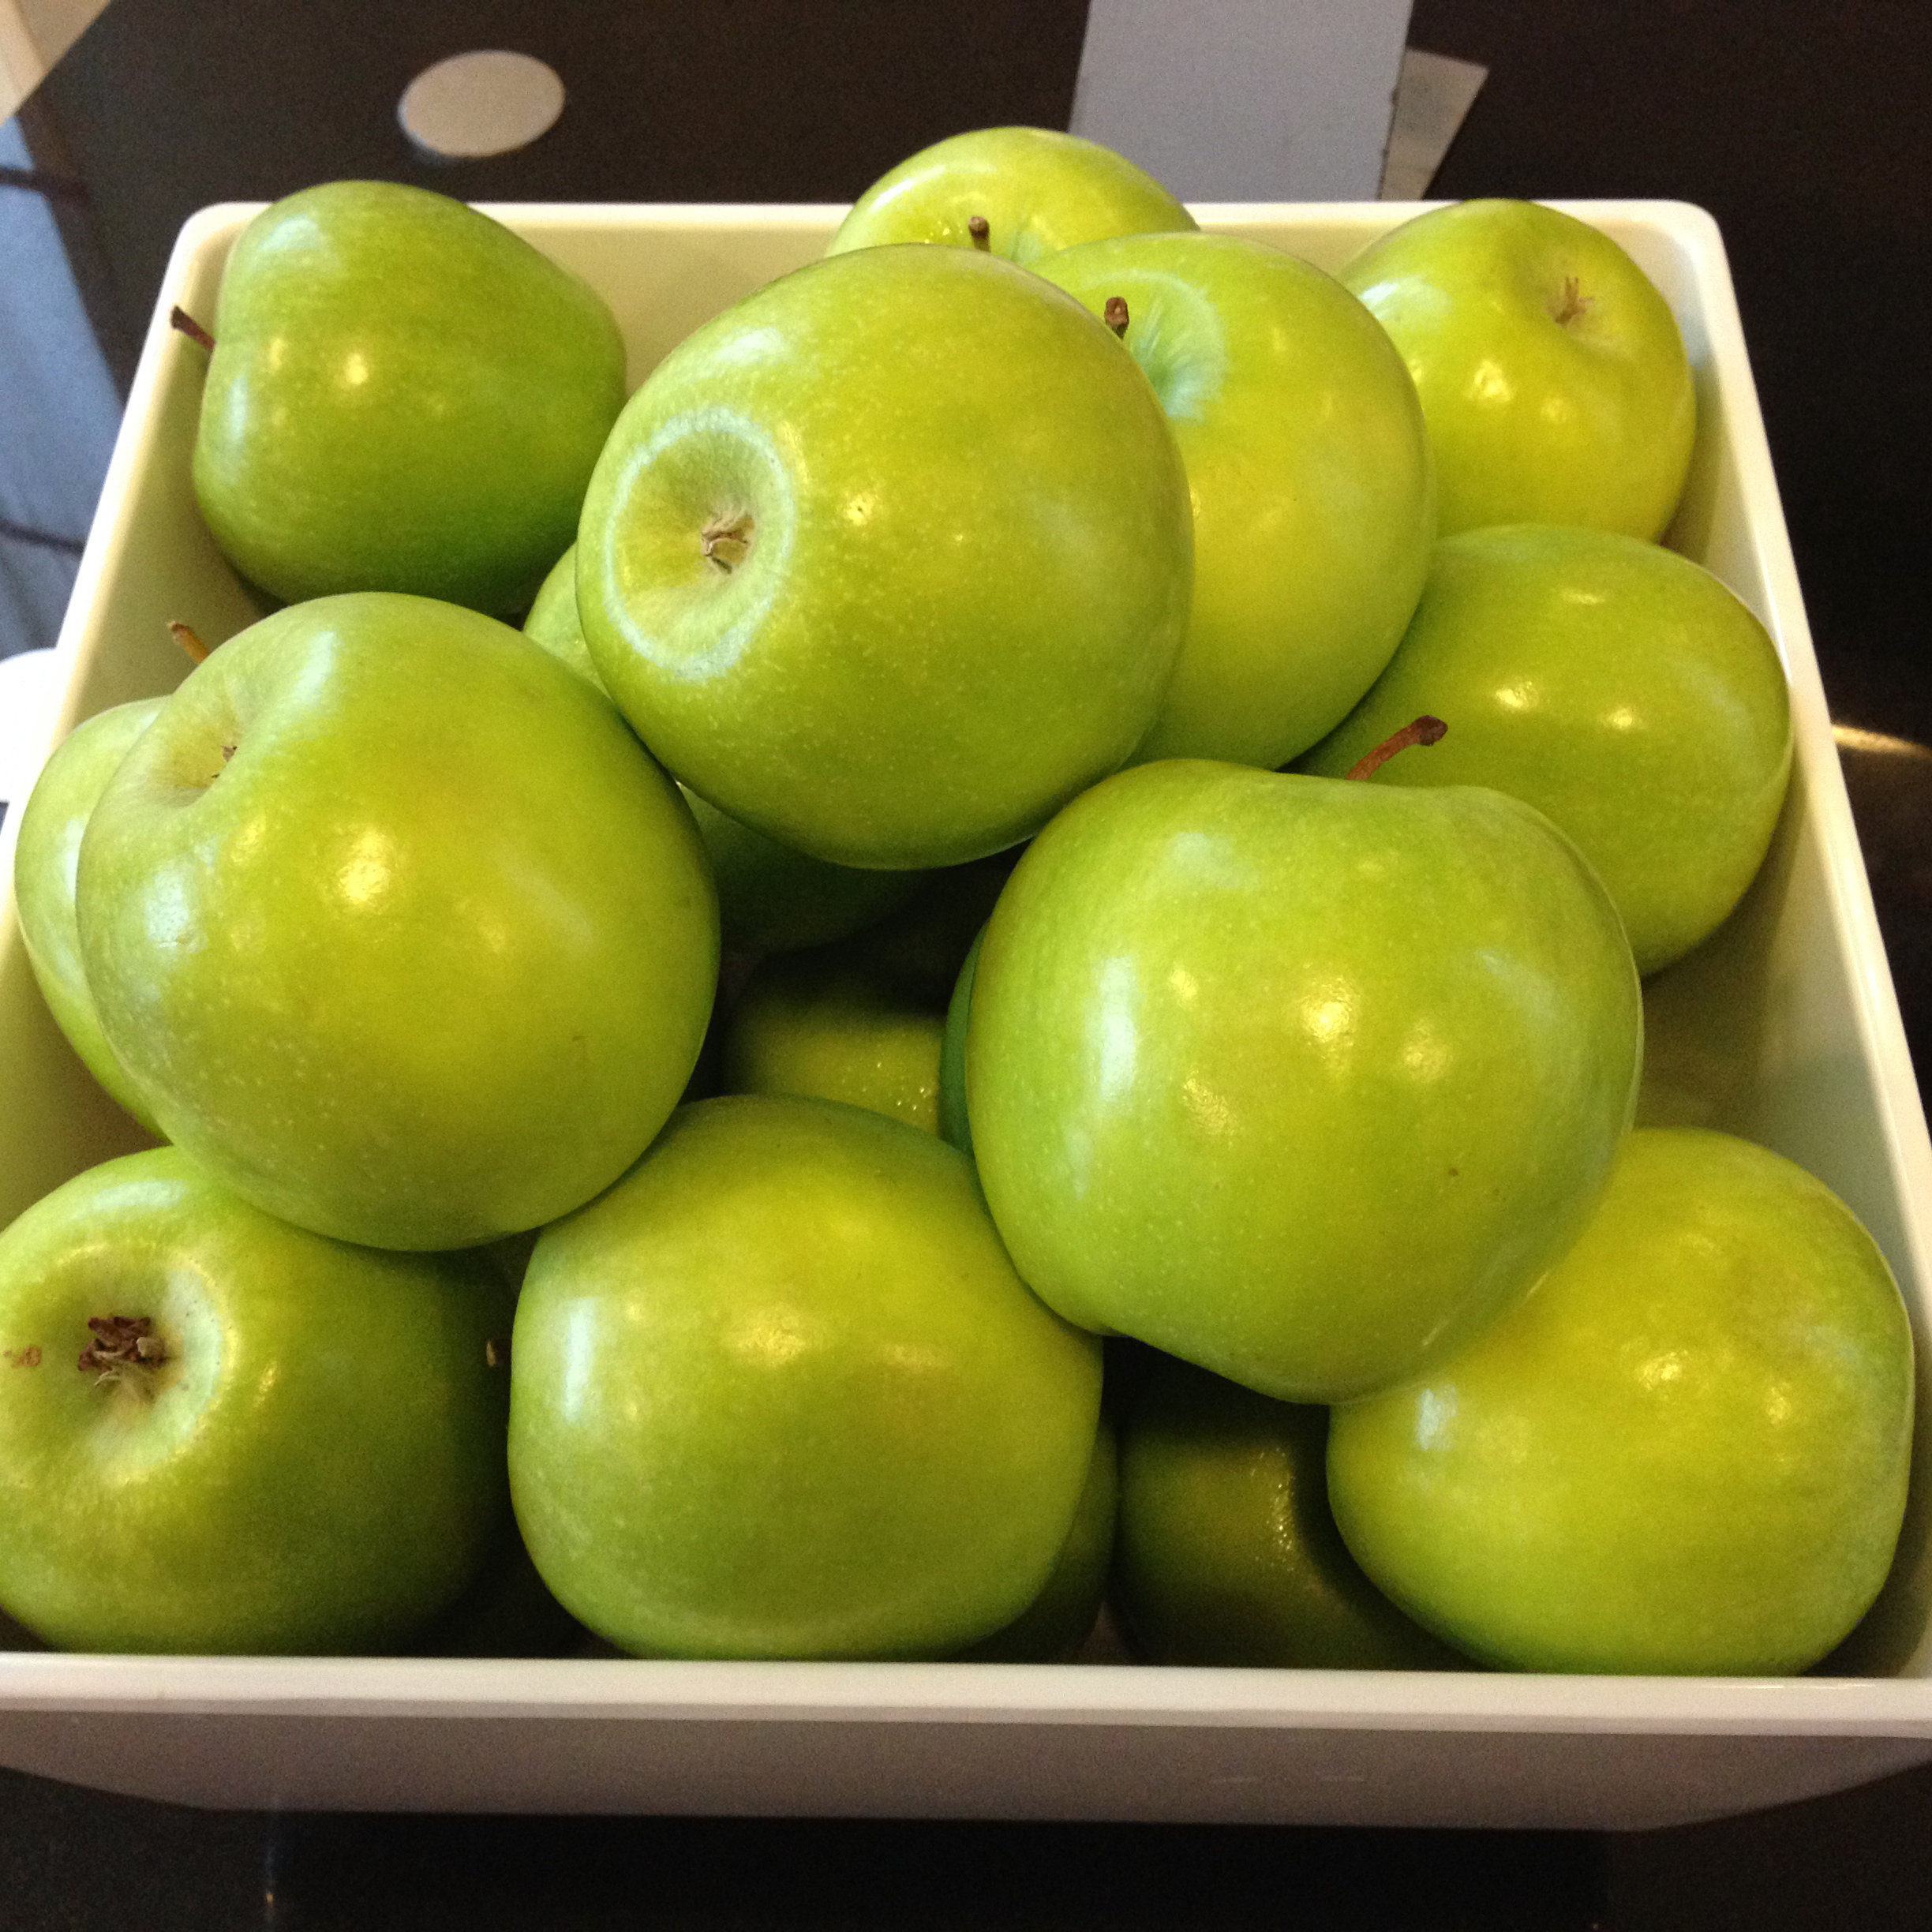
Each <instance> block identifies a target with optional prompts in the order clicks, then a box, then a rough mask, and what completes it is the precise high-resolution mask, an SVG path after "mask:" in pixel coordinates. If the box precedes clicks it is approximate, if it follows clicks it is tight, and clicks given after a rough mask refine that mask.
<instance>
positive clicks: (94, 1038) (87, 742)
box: [13, 698, 165, 1134]
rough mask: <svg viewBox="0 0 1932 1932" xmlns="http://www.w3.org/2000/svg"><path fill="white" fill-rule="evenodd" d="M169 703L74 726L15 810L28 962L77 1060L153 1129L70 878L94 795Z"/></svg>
mask: <svg viewBox="0 0 1932 1932" xmlns="http://www.w3.org/2000/svg"><path fill="white" fill-rule="evenodd" d="M163 702H165V700H163V699H162V698H137V699H136V700H135V701H134V702H133V703H131V704H123V705H116V706H114V707H113V709H112V710H107V711H101V712H97V713H95V715H94V716H93V717H91V718H88V719H87V720H85V721H84V722H82V723H81V724H79V725H76V726H75V727H74V728H73V730H72V731H71V732H69V733H68V735H67V736H66V738H65V739H62V743H61V744H60V746H59V748H58V750H57V751H55V752H54V755H53V756H52V757H51V758H49V759H48V760H47V763H46V765H45V766H43V768H42V769H41V773H40V776H39V777H38V778H37V779H36V780H35V781H34V788H33V790H32V792H31V793H30V794H29V795H28V799H27V805H26V809H25V810H24V811H23V812H22V813H21V828H20V842H19V844H17V846H16V847H15V848H14V853H13V904H14V907H15V909H16V910H17V912H18V913H19V915H20V930H21V941H22V942H23V943H24V945H25V946H26V949H27V958H28V964H30V965H32V968H33V975H34V979H35V980H36V983H38V984H39V988H40V992H41V996H42V998H44V999H45V1000H46V1002H47V1010H48V1011H49V1012H50V1013H52V1014H53V1016H54V1024H56V1025H58V1027H59V1028H60V1030H61V1032H62V1033H63V1034H65V1035H66V1039H67V1043H68V1045H69V1046H70V1047H73V1050H74V1051H75V1052H76V1053H77V1054H79V1055H80V1062H81V1064H82V1065H84V1067H85V1068H86V1069H87V1070H88V1072H89V1073H92V1075H93V1076H94V1077H95V1080H98V1081H99V1083H100V1084H101V1086H102V1087H103V1088H104V1089H105V1090H106V1091H107V1093H108V1094H109V1095H111V1096H112V1098H113V1099H114V1101H115V1102H116V1103H118V1105H119V1106H122V1107H123V1108H124V1109H125V1110H126V1111H127V1112H128V1113H129V1114H131V1115H132V1116H133V1118H135V1119H136V1120H137V1121H139V1122H140V1124H141V1125H142V1126H144V1127H145V1128H146V1129H148V1132H149V1133H152V1134H159V1133H160V1131H161V1130H160V1129H159V1127H158V1126H157V1125H155V1119H154V1116H153V1114H152V1112H151V1111H150V1110H149V1109H148V1103H147V1102H146V1101H145V1100H144V1099H142V1098H141V1093H140V1088H138V1087H137V1086H136V1084H134V1080H133V1076H131V1075H130V1074H129V1072H128V1070H127V1069H126V1068H125V1067H124V1066H123V1065H122V1064H121V1060H120V1056H119V1055H118V1054H116V1053H115V1051H114V1049H113V1047H110V1046H109V1045H108V1043H107V1035H106V1034H105V1033H104V1032H102V1030H101V1023H100V1014H99V1012H98V1011H97V1010H96V1009H95V1005H94V995H93V994H92V992H90V991H89V990H88V983H87V969H86V967H85V966H84V964H83V963H82V960H81V957H80V923H79V920H78V919H77V916H76V914H75V912H74V885H75V878H76V875H77V873H78V872H79V871H80V841H81V838H82V836H83V835H84V833H85V832H86V830H87V823H88V818H91V817H92V814H93V811H94V807H95V802H96V801H97V800H98V799H99V797H100V795H101V793H102V792H103V791H104V790H105V789H106V788H107V781H108V780H109V779H110V778H111V777H113V776H114V773H115V772H116V771H118V769H120V766H121V761H122V759H123V758H125V757H126V756H127V752H128V747H129V746H130V745H131V744H133V742H134V740H135V739H137V738H138V737H139V736H140V735H141V733H142V732H144V731H145V730H146V729H147V728H148V725H151V724H152V722H153V721H154V716H155V713H156V712H157V711H159V710H160V709H161V706H162V705H163Z"/></svg>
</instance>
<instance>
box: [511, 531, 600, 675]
mask: <svg viewBox="0 0 1932 1932" xmlns="http://www.w3.org/2000/svg"><path fill="white" fill-rule="evenodd" d="M523 635H525V636H526V638H530V641H531V642H533V643H536V644H541V646H543V647H544V649H545V650H547V651H548V652H549V653H550V655H551V656H552V657H554V658H556V661H557V662H558V663H559V664H560V665H566V666H567V667H568V668H570V669H571V670H572V671H575V672H576V673H577V675H578V676H579V677H580V678H582V680H583V681H584V682H585V683H586V684H588V685H589V686H590V688H591V689H592V690H593V691H596V692H597V694H598V695H600V696H601V697H605V698H608V697H609V695H610V693H609V692H608V691H605V688H604V680H602V679H601V677H599V676H597V666H596V665H593V663H592V662H591V661H590V646H589V645H588V644H586V642H584V634H583V625H582V622H581V621H580V620H579V619H578V615H577V546H576V545H575V544H574V543H573V544H572V545H571V547H570V548H569V549H567V550H566V551H565V552H564V554H563V555H562V556H560V557H559V558H558V559H557V560H556V563H554V564H552V565H551V567H550V571H549V575H547V576H546V577H545V578H544V580H543V582H542V583H541V584H540V585H539V586H537V596H536V599H535V601H534V602H533V603H532V604H531V605H530V614H529V615H528V616H526V617H525V619H524V620H523Z"/></svg>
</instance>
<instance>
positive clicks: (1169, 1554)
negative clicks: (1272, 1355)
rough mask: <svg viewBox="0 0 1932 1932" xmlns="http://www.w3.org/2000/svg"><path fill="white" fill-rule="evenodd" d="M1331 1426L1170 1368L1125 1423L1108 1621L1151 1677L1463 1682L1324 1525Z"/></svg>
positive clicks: (1455, 1659)
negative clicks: (1350, 1676) (1255, 1675)
mask: <svg viewBox="0 0 1932 1932" xmlns="http://www.w3.org/2000/svg"><path fill="white" fill-rule="evenodd" d="M1327 1441H1328V1411H1327V1410H1325V1409H1322V1408H1319V1407H1313V1406H1308V1405H1305V1404H1303V1403H1299V1402H1274V1401H1271V1400H1270V1398H1268V1397H1267V1396H1265V1395H1256V1394H1255V1393H1254V1392H1253V1391H1252V1390H1249V1389H1245V1388H1241V1387H1237V1386H1236V1384H1235V1383H1232V1382H1227V1381H1224V1380H1222V1379H1221V1377H1219V1376H1211V1375H1209V1374H1208V1373H1207V1372H1206V1371H1205V1370H1204V1369H1200V1368H1190V1367H1189V1365H1187V1364H1186V1363H1185V1362H1180V1361H1175V1360H1174V1358H1173V1357H1171V1356H1157V1357H1152V1358H1151V1360H1150V1361H1149V1362H1148V1364H1147V1365H1146V1366H1145V1367H1144V1368H1143V1369H1142V1371H1141V1373H1140V1376H1139V1378H1138V1380H1137V1381H1136V1387H1135V1390H1134V1393H1133V1398H1132V1399H1131V1402H1130V1403H1129V1407H1128V1410H1127V1412H1126V1414H1125V1418H1124V1420H1123V1422H1122V1426H1121V1481H1120V1506H1119V1521H1118V1528H1117V1530H1116V1533H1115V1548H1116V1555H1115V1568H1114V1592H1113V1601H1114V1611H1115V1612H1116V1614H1117V1615H1118V1617H1119V1618H1120V1620H1121V1623H1122V1625H1123V1626H1124V1627H1125V1630H1126V1632H1127V1636H1128V1641H1129V1645H1130V1646H1131V1647H1132V1649H1133V1652H1134V1654H1135V1655H1136V1657H1140V1658H1143V1659H1144V1661H1147V1662H1148V1663H1151V1664H1221V1665H1225V1666H1227V1667H1230V1668H1234V1669H1256V1668H1268V1669H1290V1670H1466V1669H1467V1668H1469V1664H1468V1660H1467V1659H1466V1658H1464V1657H1461V1656H1459V1655H1458V1654H1457V1653H1455V1652H1454V1651H1452V1650H1450V1649H1447V1647H1446V1646H1443V1645H1441V1644H1440V1643H1438V1642H1436V1639H1435V1638H1432V1637H1431V1636H1430V1635H1429V1634H1428V1632H1427V1631H1424V1630H1422V1629H1421V1628H1420V1627H1418V1626H1417V1625H1416V1624H1414V1623H1411V1622H1410V1620H1409V1619H1408V1618H1406V1616H1403V1615H1402V1612H1400V1611H1399V1610H1398V1609H1397V1608H1395V1605H1394V1604H1391V1602H1390V1601H1388V1599H1387V1597H1384V1596H1383V1594H1382V1593H1381V1592H1380V1590H1378V1589H1376V1586H1374V1585H1373V1584H1372V1583H1371V1582H1369V1581H1368V1578H1367V1577H1365V1575H1364V1574H1362V1571H1361V1566H1360V1565H1359V1564H1357V1562H1356V1561H1355V1559H1354V1557H1352V1556H1350V1554H1349V1553H1348V1549H1347V1547H1346V1545H1345V1544H1343V1542H1342V1537H1341V1534H1340V1533H1339V1531H1338V1530H1337V1529H1336V1528H1335V1519H1334V1518H1333V1517H1332V1516H1331V1515H1330V1514H1329V1512H1328V1487H1327Z"/></svg>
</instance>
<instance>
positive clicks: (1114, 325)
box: [1100, 295, 1127, 342]
mask: <svg viewBox="0 0 1932 1932" xmlns="http://www.w3.org/2000/svg"><path fill="white" fill-rule="evenodd" d="M1100 320H1102V321H1103V322H1104V323H1106V325H1107V327H1108V328H1110V329H1111V330H1112V331H1114V334H1115V335H1118V336H1119V338H1120V339H1121V341H1122V342H1125V340H1126V339H1127V298H1126V297H1125V295H1110V296H1109V297H1108V298H1106V308H1105V309H1103V310H1102V311H1101V312H1100Z"/></svg>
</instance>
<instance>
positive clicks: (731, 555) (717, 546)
mask: <svg viewBox="0 0 1932 1932" xmlns="http://www.w3.org/2000/svg"><path fill="white" fill-rule="evenodd" d="M756 527H757V526H756V525H755V524H754V523H753V522H752V521H751V516H750V515H749V514H747V515H743V516H737V517H732V518H730V519H725V518H719V519H716V520H714V521H713V522H710V523H707V524H706V526H705V527H704V531H703V538H702V544H703V549H704V553H705V560H706V562H707V563H710V564H716V565H717V567H718V568H719V569H720V570H721V571H724V573H725V575H726V576H729V575H731V574H732V571H735V570H736V568H737V567H738V566H739V564H742V563H743V561H744V560H745V559H746V557H747V556H749V555H750V554H751V533H752V531H753V530H754V529H755V528H756Z"/></svg>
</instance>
